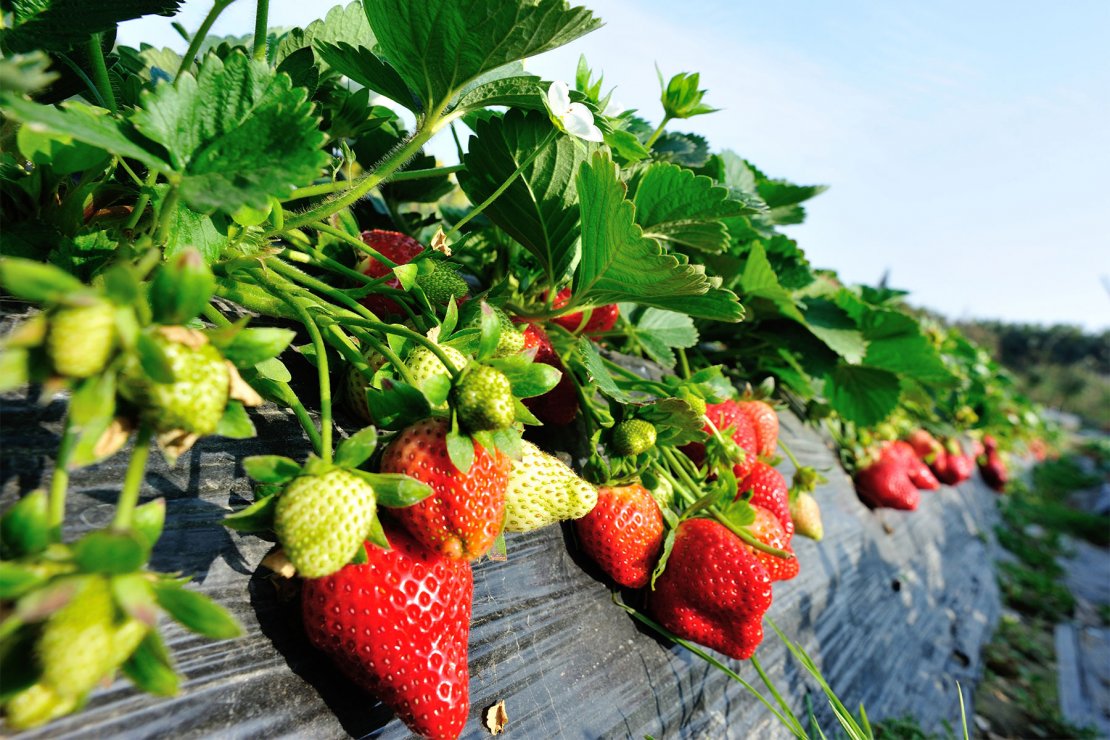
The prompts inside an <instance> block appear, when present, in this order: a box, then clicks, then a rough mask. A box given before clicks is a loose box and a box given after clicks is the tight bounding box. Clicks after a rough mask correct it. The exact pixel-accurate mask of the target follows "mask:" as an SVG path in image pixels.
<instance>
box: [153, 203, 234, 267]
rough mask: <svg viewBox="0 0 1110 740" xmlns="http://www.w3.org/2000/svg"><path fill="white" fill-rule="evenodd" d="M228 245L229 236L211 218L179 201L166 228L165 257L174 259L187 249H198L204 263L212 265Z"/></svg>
mask: <svg viewBox="0 0 1110 740" xmlns="http://www.w3.org/2000/svg"><path fill="white" fill-rule="evenodd" d="M227 244H228V239H227V234H225V233H223V232H221V231H220V230H219V229H218V228H216V224H215V223H214V222H213V221H212V217H211V216H206V215H204V214H203V213H197V212H196V211H194V210H193V209H192V208H190V207H189V206H187V205H185V204H184V203H182V202H180V201H178V203H177V205H176V207H175V209H174V213H173V215H172V216H170V219H169V223H168V224H167V227H166V246H165V249H164V255H165V258H166V259H167V260H170V259H173V258H174V257H176V256H177V255H179V254H181V252H183V251H184V250H186V249H189V248H196V249H197V250H199V251H200V253H201V255H202V256H203V257H204V261H205V262H207V263H208V264H212V263H213V262H215V261H216V260H217V259H219V257H220V254H221V253H222V252H223V250H224V247H226V246H227Z"/></svg>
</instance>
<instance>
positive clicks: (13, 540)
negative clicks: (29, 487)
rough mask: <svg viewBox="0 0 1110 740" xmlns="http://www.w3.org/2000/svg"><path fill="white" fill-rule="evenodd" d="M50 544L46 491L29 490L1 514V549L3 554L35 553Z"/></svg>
mask: <svg viewBox="0 0 1110 740" xmlns="http://www.w3.org/2000/svg"><path fill="white" fill-rule="evenodd" d="M48 544H50V515H49V511H48V504H47V498H46V491H42V490H38V491H32V492H31V493H29V494H27V495H26V496H24V497H23V498H21V499H19V501H17V502H16V503H15V504H13V505H12V507H11V508H10V509H8V510H7V511H6V512H4V516H3V517H2V518H0V552H3V553H4V557H6V558H18V557H23V556H24V555H34V554H36V553H39V552H42V551H43V550H45V549H46V546H47V545H48Z"/></svg>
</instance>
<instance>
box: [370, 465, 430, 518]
mask: <svg viewBox="0 0 1110 740" xmlns="http://www.w3.org/2000/svg"><path fill="white" fill-rule="evenodd" d="M358 475H359V477H360V478H362V479H363V480H365V481H366V482H367V483H369V484H370V485H371V486H372V487H373V489H374V495H375V497H376V498H377V501H378V505H380V506H387V507H389V508H391V509H397V508H401V507H405V506H412V505H413V504H415V503H418V502H420V501H423V500H424V499H426V498H428V496H431V495H432V488H431V486H429V485H427V484H426V483H421V482H420V481H418V480H416V479H415V478H410V477H409V476H407V475H401V474H399V473H364V472H362V471H358Z"/></svg>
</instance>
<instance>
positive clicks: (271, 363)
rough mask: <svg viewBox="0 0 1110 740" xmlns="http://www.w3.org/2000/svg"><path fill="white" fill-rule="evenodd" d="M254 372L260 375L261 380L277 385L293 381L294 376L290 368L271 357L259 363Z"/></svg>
mask: <svg viewBox="0 0 1110 740" xmlns="http://www.w3.org/2000/svg"><path fill="white" fill-rule="evenodd" d="M254 371H255V372H256V373H257V374H258V377H259V378H261V379H263V380H270V381H273V382H275V383H288V382H289V381H290V380H292V379H293V374H292V373H291V372H289V368H287V367H286V366H285V363H284V362H282V361H281V360H279V359H278V358H276V357H271V358H270V359H268V360H264V361H262V362H260V363H258V364H257V365H255V366H254ZM294 398H295V396H294Z"/></svg>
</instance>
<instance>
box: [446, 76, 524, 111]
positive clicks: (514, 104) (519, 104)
mask: <svg viewBox="0 0 1110 740" xmlns="http://www.w3.org/2000/svg"><path fill="white" fill-rule="evenodd" d="M544 92H545V91H544V89H543V86H542V85H541V84H540V78H539V77H534V76H532V75H514V76H511V77H502V78H500V79H495V80H490V81H488V82H483V83H481V84H478V85H475V86H474V87H472V88H471V89H469V90H466V91H464V92H463V93H462V94H461V95H459V97H458V100H456V102H455V105H454V108H455V110H456V111H460V110H478V109H481V108H488V107H489V106H491V105H504V106H508V107H511V108H524V109H526V110H543V96H544Z"/></svg>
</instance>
